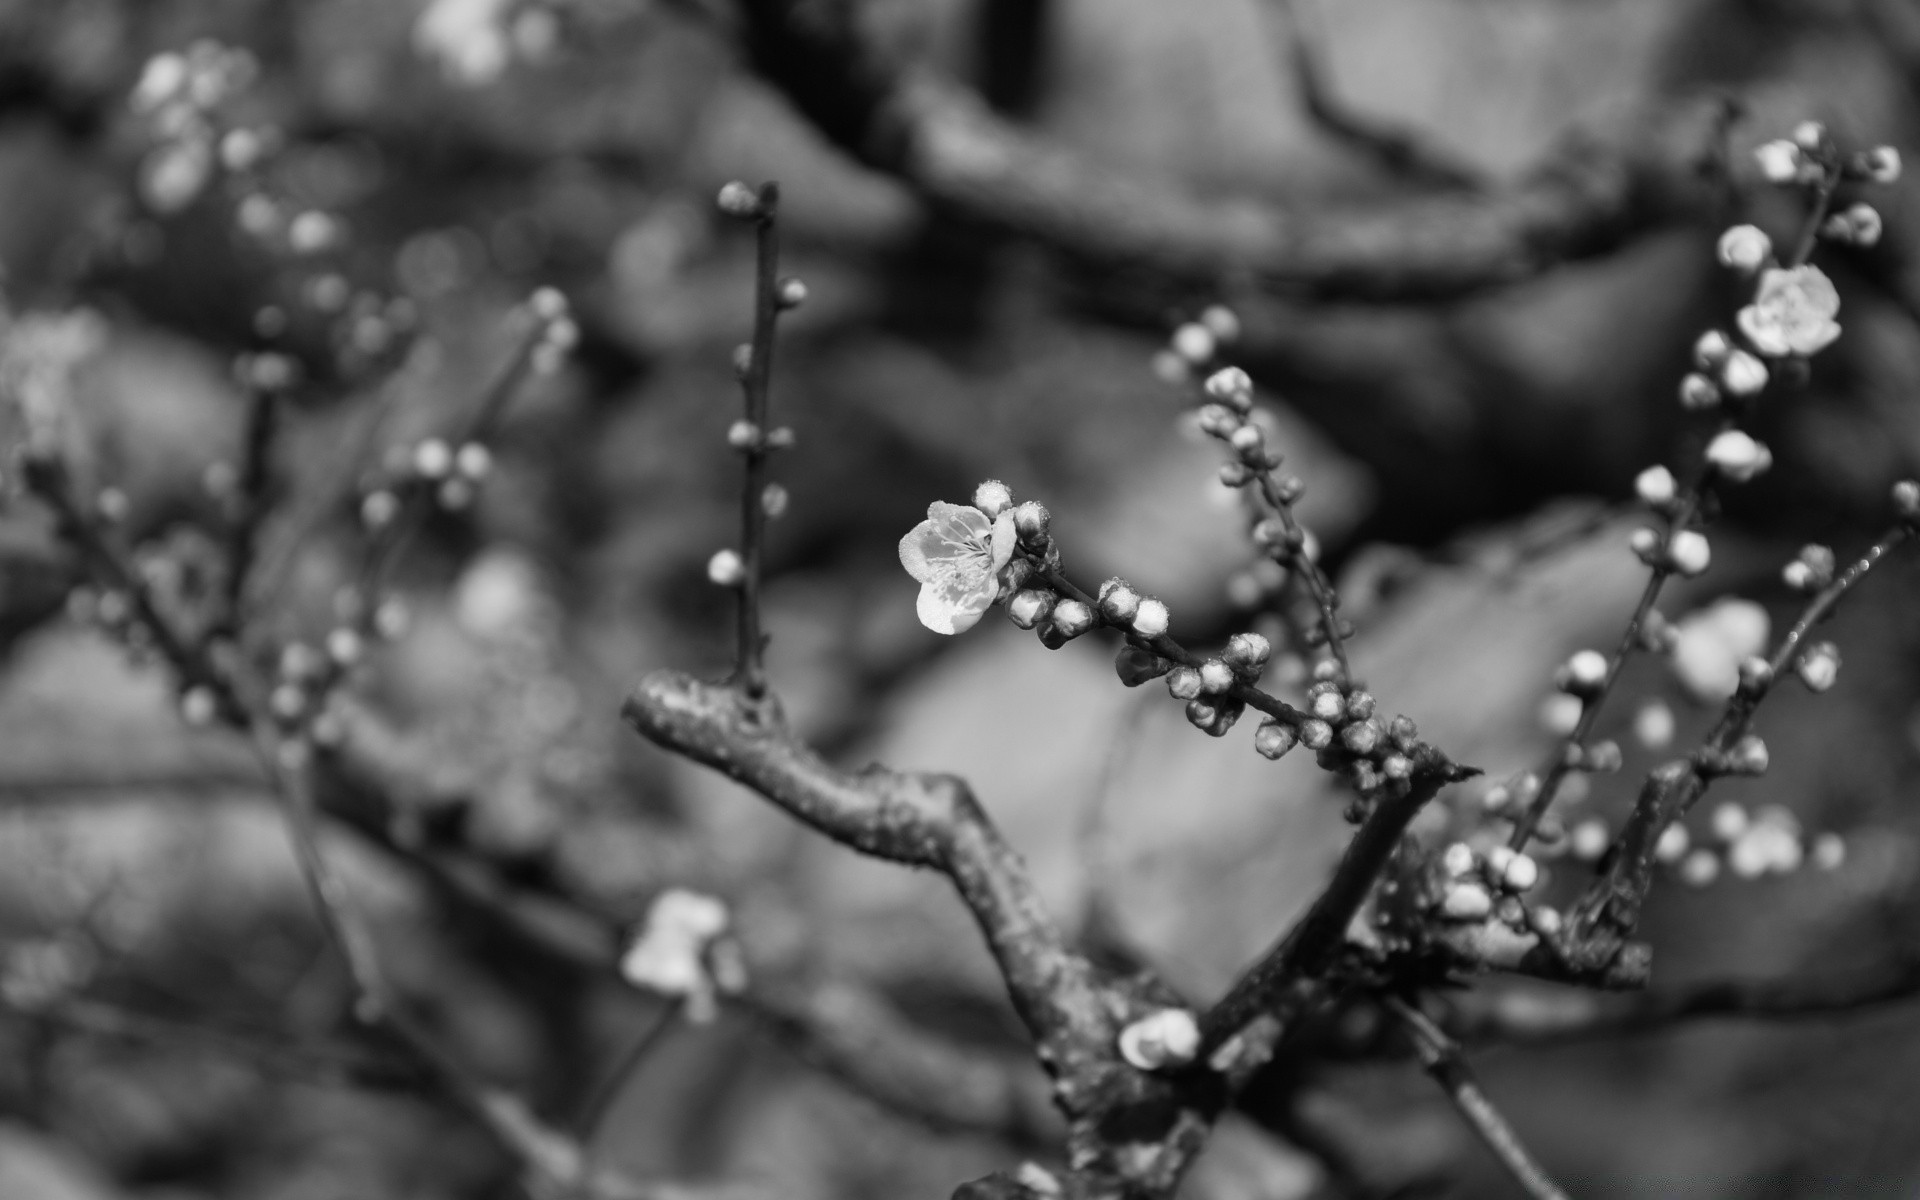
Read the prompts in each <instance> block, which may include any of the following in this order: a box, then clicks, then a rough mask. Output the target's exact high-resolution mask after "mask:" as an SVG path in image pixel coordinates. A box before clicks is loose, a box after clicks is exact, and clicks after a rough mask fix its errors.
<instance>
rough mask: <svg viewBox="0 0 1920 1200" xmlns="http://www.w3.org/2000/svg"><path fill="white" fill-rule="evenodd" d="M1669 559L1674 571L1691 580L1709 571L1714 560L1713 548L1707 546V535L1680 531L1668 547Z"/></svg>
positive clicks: (1694, 531) (1689, 530)
mask: <svg viewBox="0 0 1920 1200" xmlns="http://www.w3.org/2000/svg"><path fill="white" fill-rule="evenodd" d="M1667 557H1668V559H1669V561H1671V562H1672V564H1673V569H1674V570H1675V571H1678V572H1679V573H1680V574H1682V575H1685V576H1686V577H1687V578H1689V579H1691V578H1693V577H1694V576H1696V575H1699V574H1700V573H1701V572H1703V571H1705V570H1706V569H1707V564H1708V563H1710V562H1712V560H1713V547H1711V546H1710V545H1708V544H1707V538H1706V535H1705V534H1703V533H1701V532H1700V531H1699V530H1697V529H1680V530H1676V531H1675V532H1674V535H1673V538H1672V540H1671V542H1669V543H1668V546H1667Z"/></svg>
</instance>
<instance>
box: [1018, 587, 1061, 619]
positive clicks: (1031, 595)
mask: <svg viewBox="0 0 1920 1200" xmlns="http://www.w3.org/2000/svg"><path fill="white" fill-rule="evenodd" d="M1057 599H1058V597H1056V596H1055V595H1054V594H1053V593H1052V592H1050V591H1048V590H1047V589H1045V588H1027V589H1025V590H1024V591H1019V592H1015V593H1014V594H1013V598H1012V599H1011V600H1008V601H1007V619H1008V620H1010V621H1012V622H1013V623H1014V624H1015V625H1018V626H1019V627H1020V628H1022V629H1032V628H1033V627H1034V626H1035V625H1038V624H1040V622H1042V621H1044V620H1046V619H1047V618H1048V617H1049V616H1051V615H1052V613H1053V605H1054V602H1055V601H1056V600H1057Z"/></svg>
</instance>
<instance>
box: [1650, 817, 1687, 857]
mask: <svg viewBox="0 0 1920 1200" xmlns="http://www.w3.org/2000/svg"><path fill="white" fill-rule="evenodd" d="M1692 842H1693V838H1692V837H1691V835H1689V834H1688V833H1687V827H1686V826H1685V825H1682V824H1680V823H1679V822H1675V823H1674V824H1672V825H1669V826H1667V827H1666V828H1665V829H1663V830H1661V831H1660V840H1658V841H1656V842H1655V843H1654V844H1653V857H1654V858H1655V859H1656V860H1657V861H1659V862H1663V863H1666V864H1667V865H1669V866H1671V865H1673V864H1674V863H1677V862H1679V861H1680V860H1681V859H1682V858H1685V857H1686V854H1687V849H1688V847H1689V846H1690V845H1691V844H1692Z"/></svg>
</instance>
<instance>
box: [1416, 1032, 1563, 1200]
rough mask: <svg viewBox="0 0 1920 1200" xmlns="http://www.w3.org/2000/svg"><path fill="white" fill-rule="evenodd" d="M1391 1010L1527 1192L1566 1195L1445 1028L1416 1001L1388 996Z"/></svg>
mask: <svg viewBox="0 0 1920 1200" xmlns="http://www.w3.org/2000/svg"><path fill="white" fill-rule="evenodd" d="M1386 1005H1387V1009H1388V1011H1390V1012H1392V1013H1393V1014H1394V1015H1395V1016H1396V1017H1398V1018H1399V1019H1400V1022H1401V1024H1403V1025H1405V1026H1406V1028H1407V1032H1408V1033H1409V1034H1411V1035H1412V1037H1413V1046H1414V1051H1415V1052H1416V1053H1417V1054H1419V1056H1420V1064H1421V1065H1422V1066H1423V1067H1425V1068H1426V1069H1427V1074H1429V1075H1431V1076H1433V1079H1434V1082H1435V1083H1438V1084H1439V1085H1440V1087H1441V1089H1442V1090H1443V1091H1445V1092H1446V1093H1447V1098H1448V1099H1449V1100H1452V1101H1453V1105H1454V1107H1455V1108H1457V1109H1459V1110H1460V1115H1461V1116H1463V1117H1465V1118H1466V1119H1467V1124H1469V1125H1471V1126H1473V1131H1474V1132H1475V1133H1477V1134H1479V1135H1480V1140H1481V1141H1483V1142H1485V1143H1486V1144H1487V1149H1489V1150H1491V1151H1493V1156H1494V1157H1495V1158H1497V1159H1499V1160H1500V1165H1501V1166H1503V1167H1505V1168H1506V1169H1507V1173H1508V1174H1509V1175H1512V1176H1513V1178H1514V1180H1515V1181H1516V1182H1518V1183H1519V1184H1520V1186H1521V1187H1522V1188H1523V1189H1525V1191H1526V1193H1527V1195H1529V1196H1532V1197H1535V1200H1566V1195H1567V1194H1566V1193H1565V1192H1563V1191H1561V1190H1560V1185H1559V1184H1557V1183H1555V1182H1554V1181H1553V1180H1552V1178H1550V1177H1549V1176H1548V1175H1547V1173H1546V1171H1545V1170H1544V1169H1543V1168H1542V1167H1541V1166H1540V1164H1539V1163H1537V1162H1535V1161H1534V1159H1533V1156H1532V1155H1531V1154H1529V1153H1527V1148H1526V1147H1525V1146H1524V1145H1522V1144H1521V1142H1520V1137H1519V1135H1518V1134H1516V1133H1514V1131H1513V1126H1511V1125H1509V1124H1507V1119H1506V1118H1505V1117H1503V1116H1501V1115H1500V1110H1499V1109H1497V1108H1495V1107H1494V1106H1493V1101H1491V1100H1489V1099H1487V1094H1486V1093H1485V1092H1484V1091H1482V1090H1481V1088H1480V1081H1479V1080H1478V1079H1477V1078H1476V1077H1475V1076H1474V1073H1473V1068H1471V1067H1469V1066H1468V1065H1467V1060H1466V1056H1465V1055H1464V1054H1462V1053H1461V1052H1460V1046H1459V1043H1457V1042H1455V1041H1454V1040H1453V1039H1452V1038H1450V1037H1448V1036H1447V1034H1446V1032H1445V1031H1444V1030H1442V1029H1441V1028H1440V1027H1439V1026H1438V1025H1435V1024H1434V1023H1433V1022H1432V1021H1431V1020H1429V1019H1428V1018H1427V1015H1426V1014H1425V1013H1423V1012H1421V1011H1420V1009H1419V1008H1418V1007H1416V1006H1415V1005H1413V1004H1410V1003H1408V1002H1407V1001H1405V1000H1402V999H1400V998H1399V997H1397V996H1390V997H1388V998H1387V1000H1386Z"/></svg>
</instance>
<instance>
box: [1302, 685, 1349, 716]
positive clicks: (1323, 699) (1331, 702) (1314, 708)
mask: <svg viewBox="0 0 1920 1200" xmlns="http://www.w3.org/2000/svg"><path fill="white" fill-rule="evenodd" d="M1307 707H1308V709H1309V710H1310V711H1311V712H1312V713H1313V715H1314V716H1316V717H1318V718H1319V719H1320V720H1322V721H1337V720H1339V719H1340V718H1341V717H1343V716H1345V715H1346V712H1347V702H1346V700H1345V698H1343V697H1342V696H1341V695H1340V691H1339V689H1338V688H1329V689H1328V690H1326V691H1323V692H1320V693H1319V694H1317V695H1315V696H1314V697H1313V698H1312V699H1311V701H1309V703H1308V705H1307Z"/></svg>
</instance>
